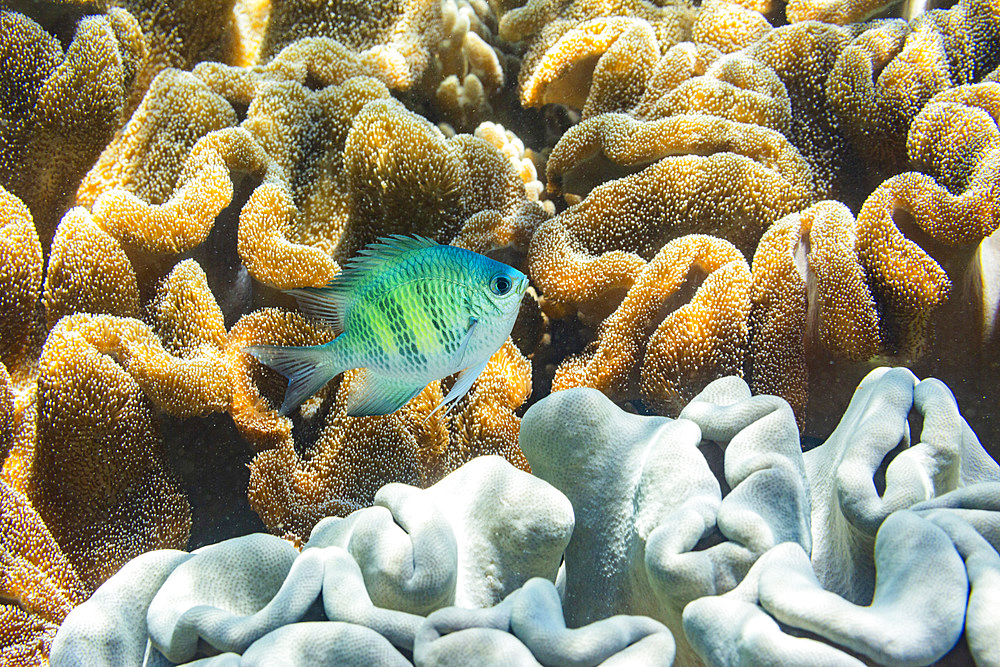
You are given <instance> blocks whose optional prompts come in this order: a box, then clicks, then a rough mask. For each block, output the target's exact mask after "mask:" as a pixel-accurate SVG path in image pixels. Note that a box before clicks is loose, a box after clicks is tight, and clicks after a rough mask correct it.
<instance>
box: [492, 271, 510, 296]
mask: <svg viewBox="0 0 1000 667" xmlns="http://www.w3.org/2000/svg"><path fill="white" fill-rule="evenodd" d="M513 286H514V283H513V282H511V280H510V278H508V277H507V276H505V275H503V274H502V273H501V274H498V275H495V276H493V280H491V281H490V290H491V291H492V292H493V293H494V294H496V295H497V296H503V295H504V294H506V293H507V292H509V291H510V288H511V287H513Z"/></svg>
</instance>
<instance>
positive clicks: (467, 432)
mask: <svg viewBox="0 0 1000 667" xmlns="http://www.w3.org/2000/svg"><path fill="white" fill-rule="evenodd" d="M249 317H255V318H256V319H260V317H257V314H254V315H253V316H249ZM263 317H264V318H266V319H265V321H270V322H272V323H277V322H279V321H280V318H281V313H279V312H278V311H271V312H270V313H268V314H267V315H265V316H263ZM289 319H290V321H291V322H293V323H296V322H298V326H300V327H301V326H302V324H304V323H302V322H301V319H300V318H298V317H297V316H290V317H289ZM360 374H361V372H360V371H348V372H347V373H345V374H344V375H343V376H342V377H341V378H339V379H337V380H335V381H334V382H333V383H331V384H330V385H328V388H327V389H325V390H323V391H322V392H321V393H320V394H318V395H317V396H316V397H314V398H313V399H311V400H310V401H309V402H307V403H306V405H305V406H304V408H303V412H304V413H306V414H305V415H304V420H305V421H303V422H302V424H303V426H302V427H301V428H306V429H308V430H309V431H312V430H313V429H317V428H319V429H320V432H319V436H318V438H317V440H316V441H315V442H314V443H311V444H309V445H306V447H307V451H306V453H305V454H300V453H299V447H301V446H302V443H300V444H299V445H296V444H295V443H294V442H293V440H292V438H291V437H288V438H287V439H286V440H284V441H283V442H281V444H279V445H278V446H277V447H275V448H273V449H267V450H265V451H263V452H261V453H259V454H258V455H257V456H256V457H255V458H254V460H253V462H252V463H251V465H250V471H251V472H250V488H249V490H248V495H249V498H250V504H251V506H252V507H253V508H254V510H256V512H257V513H258V514H259V515H260V517H261V519H263V521H264V523H265V525H267V526H268V528H269V529H270V530H272V531H277V532H290V533H293V534H295V535H298V536H300V537H305V536H307V535H308V534H309V531H311V530H312V526H313V525H314V524H315V523H316V522H317V521H319V520H320V519H321V518H323V517H325V516H331V515H346V514H348V513H349V512H351V511H353V510H355V509H357V508H359V507H365V506H367V505H370V504H371V502H372V499H373V498H374V496H375V492H376V491H377V490H378V489H379V488H380V487H381V486H382V485H383V484H386V483H388V482H404V483H409V484H419V485H421V486H428V485H430V484H433V483H434V482H436V481H438V480H439V479H440V478H441V477H443V476H444V475H446V474H447V473H448V472H451V471H452V470H454V469H455V468H457V467H458V466H460V465H461V464H462V463H465V462H466V461H468V460H469V459H471V458H472V457H475V456H481V455H484V454H500V455H502V456H504V457H506V458H507V459H508V460H510V461H511V462H512V463H514V464H515V465H518V466H520V467H522V468H527V462H526V461H525V459H524V456H523V454H521V451H520V449H519V448H518V446H517V435H518V430H519V428H518V427H519V423H520V419H519V418H518V417H517V416H516V415H515V414H514V410H516V409H517V408H518V407H520V406H521V405H522V404H523V403H524V401H525V400H527V397H528V394H529V393H530V389H531V363H530V362H529V361H528V360H527V359H526V358H524V356H523V355H521V353H520V352H519V351H518V350H517V348H516V347H515V346H514V345H513V343H511V342H510V341H509V340H508V341H507V343H506V344H505V345H504V346H503V347H502V348H501V349H500V350H499V351H498V352H497V353H496V354H494V355H493V357H492V358H491V360H490V363H489V364H488V365H487V367H486V370H485V371H484V372H483V373H482V375H480V376H479V378H478V379H477V380H476V382H475V384H474V385H473V388H472V390H471V391H470V393H469V395H468V396H467V397H465V398H463V399H462V400H461V401H460V402H459V403H458V404H457V405H456V406H455V408H454V410H452V413H451V414H449V415H448V416H445V415H444V413H443V411H438V412H436V413H435V414H434V415H433V416H431V417H430V418H429V419H428V416H429V415H430V414H431V412H432V411H433V410H434V409H435V408H436V407H437V406H438V405H439V404H440V402H441V400H442V399H443V397H444V394H443V391H442V387H441V383H439V382H433V383H431V384H430V385H428V387H427V388H426V389H425V390H424V391H423V392H421V393H420V394H419V395H417V396H416V397H415V398H413V400H411V401H410V402H409V403H408V404H407V405H406V406H405V407H404V408H402V409H401V410H399V411H397V412H394V413H392V414H389V415H383V416H375V417H347V416H346V415H345V414H344V412H345V409H346V404H347V398H348V396H349V394H350V392H351V390H352V384H353V383H354V382H355V381H356V380H357V379H358V378H359V377H360ZM331 394H332V397H331ZM279 419H287V418H279ZM317 422H319V423H317ZM260 423H261V420H260V419H258V420H256V424H258V425H259V424H260ZM245 425H246V422H245V421H244V428H245ZM300 437H301V436H300Z"/></svg>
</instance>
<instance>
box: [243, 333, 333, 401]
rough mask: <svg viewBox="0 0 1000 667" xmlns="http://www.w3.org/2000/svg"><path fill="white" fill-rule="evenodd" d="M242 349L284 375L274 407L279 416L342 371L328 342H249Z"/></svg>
mask: <svg viewBox="0 0 1000 667" xmlns="http://www.w3.org/2000/svg"><path fill="white" fill-rule="evenodd" d="M243 351H244V352H246V353H247V354H250V355H251V356H253V357H254V358H255V359H257V360H258V361H259V362H260V363H262V364H264V365H265V366H267V367H268V368H273V369H274V370H276V371H278V372H279V373H281V374H282V375H284V376H285V377H286V378H288V388H287V389H285V399H284V401H282V403H281V407H280V408H279V409H278V412H279V413H281V414H283V415H288V414H289V413H291V412H292V411H294V410H295V409H296V408H297V407H299V405H301V404H302V402H303V401H304V400H306V399H307V398H309V397H310V396H312V395H313V394H315V393H316V392H317V391H319V390H320V389H322V388H323V386H324V385H326V383H327V382H329V381H330V380H332V379H333V378H334V377H335V376H337V375H338V374H340V373H341V372H343V371H344V370H345V369H343V368H341V367H340V365H339V364H337V363H336V361H337V354H336V352H335V350H334V349H333V348H332V347H331V345H330V344H327V345H314V346H308V347H285V346H282V345H251V346H249V347H245V348H243Z"/></svg>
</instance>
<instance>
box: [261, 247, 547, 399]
mask: <svg viewBox="0 0 1000 667" xmlns="http://www.w3.org/2000/svg"><path fill="white" fill-rule="evenodd" d="M527 287H528V277H527V276H525V275H524V274H523V273H521V272H520V271H518V270H517V269H514V268H512V267H510V266H507V265H506V264H502V263H500V262H497V261H495V260H492V259H490V258H489V257H485V256H484V255H480V254H478V253H475V252H472V251H470V250H465V249H463V248H456V247H454V246H447V245H440V244H438V243H436V242H434V241H432V240H431V239H428V238H424V237H421V236H402V235H398V234H397V235H393V236H388V237H382V238H380V239H378V241H377V242H375V243H372V244H370V245H368V246H366V247H365V248H364V249H363V250H361V252H360V255H359V256H358V257H354V258H353V259H351V260H349V261H348V262H347V264H346V265H345V268H344V270H343V271H341V273H339V274H338V275H337V277H336V278H334V279H333V281H332V282H330V284H329V285H327V286H326V287H307V288H303V289H296V290H290V292H291V293H292V294H293V295H294V296H295V298H296V300H297V301H298V302H299V307H300V308H301V309H302V310H303V312H305V313H306V314H307V315H309V316H312V317H316V318H319V319H322V320H324V321H326V322H328V323H330V324H331V325H332V326H333V328H334V330H335V331H336V333H337V334H339V335H338V336H337V337H336V338H334V339H333V340H332V341H331V342H329V343H327V344H326V345H317V346H311V347H282V346H274V345H254V346H251V347H247V348H244V349H245V350H246V351H247V352H249V353H250V354H252V355H253V356H254V357H256V358H257V359H258V360H260V362H261V363H263V364H265V365H267V366H270V367H271V368H273V369H274V370H276V371H278V372H279V373H281V374H282V375H284V376H285V377H287V378H288V388H287V389H286V390H285V400H284V402H283V403H282V404H281V410H280V411H281V414H288V413H289V412H291V411H292V410H294V409H295V408H297V407H298V406H299V404H300V403H302V401H304V400H305V399H306V398H308V397H309V396H311V395H313V394H314V393H316V392H317V391H319V390H320V389H321V388H322V387H323V385H325V384H326V383H327V382H329V381H330V380H331V379H333V377H334V376H336V375H338V374H340V373H343V372H344V371H346V370H348V369H351V368H363V369H364V371H363V373H364V375H363V377H362V378H360V384H359V385H355V386H354V388H353V390H352V392H351V394H350V396H349V398H348V403H347V414H348V415H351V416H363V415H384V414H388V413H390V412H395V411H396V410H398V409H399V408H401V407H403V406H404V405H405V404H406V402H407V401H409V400H410V399H411V398H413V397H414V396H416V395H417V394H419V393H420V391H421V390H423V388H424V387H426V386H427V385H428V384H429V383H431V382H433V381H435V380H440V379H441V378H444V377H447V376H449V375H451V374H452V373H457V372H459V371H461V374H460V375H459V376H458V379H457V380H456V381H455V385H454V386H453V387H452V388H451V390H450V391H449V392H448V395H447V396H445V398H444V402H443V403H442V405H447V404H449V403H454V402H455V401H457V400H458V399H460V398H461V397H462V396H464V395H465V394H466V392H468V391H469V389H470V388H471V387H472V382H473V381H474V380H475V379H476V377H478V376H479V374H480V373H482V372H483V369H484V368H486V364H487V362H488V361H489V360H490V357H491V356H492V355H493V353H494V352H496V351H497V350H498V349H500V346H501V345H503V343H504V341H505V340H507V336H508V335H509V334H510V331H511V329H512V328H513V327H514V321H515V320H516V319H517V313H518V310H519V308H520V304H521V297H522V296H523V295H524V291H525V290H526V289H527ZM440 407H441V406H438V408H435V411H437V409H439V408H440ZM431 414H433V413H431Z"/></svg>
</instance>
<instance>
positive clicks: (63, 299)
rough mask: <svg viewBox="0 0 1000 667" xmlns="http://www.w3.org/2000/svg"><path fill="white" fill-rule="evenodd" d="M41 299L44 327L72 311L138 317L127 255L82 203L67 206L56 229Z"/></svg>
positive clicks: (136, 287) (133, 277) (136, 294)
mask: <svg viewBox="0 0 1000 667" xmlns="http://www.w3.org/2000/svg"><path fill="white" fill-rule="evenodd" d="M42 303H43V305H44V306H45V317H46V319H47V321H48V326H49V327H50V328H51V327H53V326H55V324H56V322H58V321H59V319H60V318H62V317H63V316H65V315H71V314H73V313H93V314H101V313H105V314H109V315H119V316H121V317H138V316H139V284H138V281H137V278H136V275H135V270H134V269H133V268H132V263H131V262H130V261H129V258H128V255H126V253H125V250H124V249H123V248H122V246H121V244H120V243H119V242H118V241H117V240H116V239H115V238H114V237H113V236H111V235H109V234H108V233H107V232H105V231H104V230H103V229H101V228H100V227H99V226H98V225H97V223H96V222H95V221H94V218H93V216H92V215H91V214H90V213H89V212H88V211H87V210H86V209H85V208H83V207H74V208H72V209H70V210H69V212H67V213H66V215H65V216H63V219H62V222H60V223H59V227H57V228H56V235H55V238H54V239H53V240H52V248H51V251H50V254H49V265H48V267H47V269H46V273H45V292H44V294H43V298H42Z"/></svg>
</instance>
